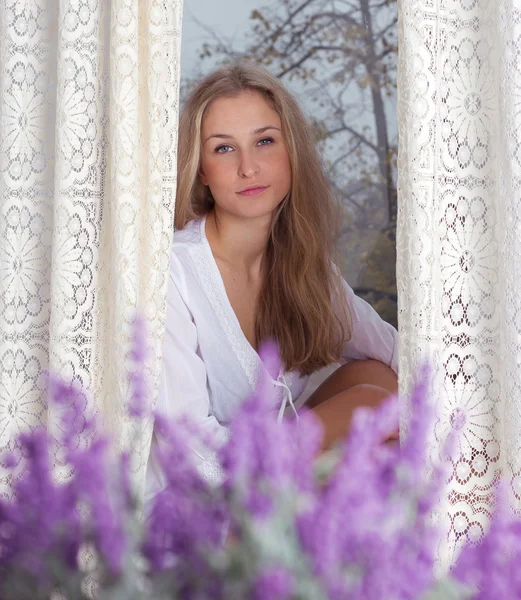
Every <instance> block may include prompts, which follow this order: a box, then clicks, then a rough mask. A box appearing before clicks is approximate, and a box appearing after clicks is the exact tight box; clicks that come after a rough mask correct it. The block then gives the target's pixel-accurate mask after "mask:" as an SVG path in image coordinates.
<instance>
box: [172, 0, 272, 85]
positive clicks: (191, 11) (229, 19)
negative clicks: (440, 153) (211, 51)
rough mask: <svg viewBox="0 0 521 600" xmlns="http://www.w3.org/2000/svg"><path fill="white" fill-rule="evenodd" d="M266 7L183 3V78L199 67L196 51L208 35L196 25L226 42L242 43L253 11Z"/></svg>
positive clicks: (206, 0) (212, 0) (254, 2)
mask: <svg viewBox="0 0 521 600" xmlns="http://www.w3.org/2000/svg"><path fill="white" fill-rule="evenodd" d="M263 4H264V2H262V0H261V1H260V2H259V0H184V13H183V36H182V42H181V43H182V46H181V76H182V74H183V73H189V72H190V71H191V70H192V69H194V68H196V67H197V65H198V63H199V59H198V55H197V51H198V49H199V48H200V47H201V45H202V44H203V42H204V41H205V33H204V31H203V30H202V29H201V27H200V25H198V24H197V21H199V22H200V23H203V24H204V25H206V26H208V27H211V28H212V29H215V31H218V32H219V34H220V35H222V36H223V37H225V38H229V37H233V38H235V39H237V40H240V39H241V38H243V32H244V31H245V30H246V29H247V26H248V22H249V17H250V14H251V11H252V10H254V9H255V8H259V7H261V6H262V5H263Z"/></svg>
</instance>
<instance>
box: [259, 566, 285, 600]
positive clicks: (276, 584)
mask: <svg viewBox="0 0 521 600" xmlns="http://www.w3.org/2000/svg"><path fill="white" fill-rule="evenodd" d="M293 590H294V582H293V576H292V575H291V573H289V572H288V571H287V570H286V569H283V568H281V567H271V568H268V569H265V570H264V571H263V572H262V573H261V574H260V575H259V576H258V577H257V579H256V580H255V582H254V584H253V590H252V591H253V594H252V598H253V600H285V598H291V596H292V592H293Z"/></svg>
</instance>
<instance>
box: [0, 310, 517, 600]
mask: <svg viewBox="0 0 521 600" xmlns="http://www.w3.org/2000/svg"><path fill="white" fill-rule="evenodd" d="M144 337H145V334H144V324H143V322H142V321H140V320H136V322H135V323H134V334H133V342H132V343H133V345H132V350H131V352H130V358H131V359H132V361H133V372H132V373H131V374H130V375H129V381H130V395H131V402H130V404H131V410H130V412H131V415H132V416H133V417H135V418H142V417H143V416H145V415H146V410H145V408H146V407H145V397H146V386H145V378H144V367H143V365H144V360H145V341H144ZM262 357H263V359H264V361H265V365H266V366H265V371H264V373H263V375H262V377H261V380H260V383H259V387H258V389H257V391H256V392H255V393H254V394H253V395H252V396H251V397H250V398H248V399H246V400H245V402H244V403H243V405H242V406H241V407H240V409H239V410H238V413H237V415H236V416H235V418H234V420H233V421H232V423H231V424H230V428H229V429H230V435H229V439H228V441H227V442H226V443H225V444H224V445H223V447H221V448H219V447H218V446H217V444H216V441H215V440H212V439H211V438H207V437H206V436H204V435H203V434H201V432H200V431H198V430H197V428H196V427H195V426H194V425H193V424H191V423H190V422H188V421H187V420H179V421H177V422H167V421H165V420H164V419H162V418H161V417H160V416H156V424H155V429H156V435H157V437H158V439H159V447H158V449H157V456H156V458H157V461H158V462H159V464H160V466H161V469H162V473H163V477H164V483H165V487H164V489H163V490H162V491H161V492H160V493H159V494H157V496H156V497H155V498H154V500H153V501H152V503H151V505H150V506H149V507H147V508H148V510H147V514H148V517H147V521H146V523H144V524H143V523H142V522H141V521H140V517H139V512H138V511H139V502H137V501H136V497H135V493H134V492H133V490H132V483H131V479H130V475H129V473H130V471H129V465H130V461H131V458H132V457H131V454H130V453H129V452H126V453H123V455H122V456H121V457H120V459H119V462H118V463H117V467H116V468H114V469H113V470H112V471H109V460H108V456H109V451H108V440H107V439H106V438H104V437H101V436H99V435H97V431H98V426H97V423H96V421H95V419H94V418H92V417H90V416H88V413H87V408H88V395H87V394H86V393H85V391H83V390H81V389H80V388H78V386H75V385H72V384H67V383H64V382H61V381H60V380H58V379H56V378H50V379H49V389H50V392H51V396H53V398H54V399H53V402H54V403H55V405H56V406H57V407H58V409H59V410H58V412H59V413H60V414H61V420H60V423H59V427H58V431H59V432H60V437H59V438H56V439H54V438H52V437H51V436H49V435H48V434H47V433H45V432H43V431H35V432H33V433H31V434H26V435H24V436H21V437H20V439H19V446H20V448H21V449H22V453H23V464H24V467H25V476H24V477H23V478H22V479H21V480H20V481H19V482H18V483H17V484H16V486H15V488H14V490H13V491H14V497H13V500H11V501H8V500H5V499H0V598H2V600H11V599H13V600H25V599H26V598H27V599H29V598H30V599H31V600H34V599H35V598H36V599H40V598H41V599H42V600H43V599H44V598H48V597H49V595H50V592H51V590H52V589H53V588H54V587H56V586H61V587H62V588H63V589H66V590H67V598H68V600H76V599H79V598H83V592H82V590H81V579H82V576H81V573H80V572H79V566H78V552H79V549H80V548H81V546H82V545H83V544H84V543H91V544H93V545H94V547H95V549H96V552H97V553H98V555H99V557H100V559H101V560H100V562H99V565H100V567H99V569H98V572H97V577H98V581H99V583H100V598H111V599H114V598H125V600H127V599H130V598H140V597H142V596H143V593H144V594H145V596H146V597H151V598H154V599H157V600H181V599H194V600H195V599H197V600H199V599H201V600H203V599H204V600H206V599H210V598H211V599H212V600H220V599H222V600H224V599H226V600H238V599H242V598H252V599H254V600H264V599H266V600H268V599H269V600H285V599H290V598H291V599H298V600H328V599H333V600H335V599H338V600H344V599H349V600H362V599H363V600H373V599H374V600H376V599H380V598H394V599H397V600H402V599H403V600H405V599H415V598H429V600H442V599H445V598H447V597H449V596H450V597H451V598H454V599H461V600H463V598H468V597H474V598H478V599H481V598H483V599H485V598H491V597H497V598H516V597H521V575H520V574H519V569H518V565H519V563H520V562H521V550H520V548H521V543H520V542H521V523H520V522H519V521H517V520H515V519H513V518H512V517H511V515H510V514H509V512H508V509H507V502H506V491H505V488H504V487H500V488H499V490H498V501H497V511H496V517H495V520H494V521H493V523H492V526H491V529H490V531H489V532H488V534H487V535H486V536H484V539H483V540H482V542H481V543H480V544H478V545H476V546H473V547H467V548H465V549H464V550H463V552H462V553H461V555H460V557H459V559H458V561H457V563H456V565H455V567H454V568H453V569H452V571H451V572H450V573H449V574H447V576H446V577H444V578H443V579H441V580H439V581H436V580H435V579H434V557H435V548H436V546H437V544H438V541H439V539H440V538H439V536H440V534H441V532H440V531H439V530H437V529H436V528H435V527H434V526H433V525H432V524H431V523H430V519H429V516H430V513H431V511H432V509H433V508H434V506H435V504H436V500H437V498H438V497H439V495H440V494H441V492H440V490H441V488H442V485H443V477H444V471H443V470H442V469H441V468H438V469H435V470H434V471H432V472H431V473H430V474H429V475H428V477H427V476H426V471H425V466H426V459H427V443H426V442H427V436H428V434H429V430H430V429H431V428H432V426H433V414H432V410H431V408H430V407H429V405H428V403H427V400H426V390H425V385H426V381H427V378H428V373H427V372H426V371H422V372H421V373H420V381H419V384H418V385H417V386H416V388H415V389H414V390H413V392H412V398H411V404H412V419H411V422H410V427H409V435H408V436H407V437H406V438H405V439H403V440H402V444H401V447H400V448H399V447H397V446H394V447H393V446H388V445H385V444H382V440H383V439H385V438H386V437H387V436H388V435H389V434H390V433H392V432H393V431H394V430H395V429H396V427H397V424H398V402H397V399H396V398H393V399H390V400H389V401H388V402H386V403H385V404H384V405H382V406H381V407H380V408H378V409H377V410H373V411H371V410H368V409H359V410H358V411H356V413H355V415H354V418H353V423H352V429H351V432H350V434H349V436H348V437H347V439H346V440H345V441H344V443H342V444H341V445H339V446H338V448H336V449H335V450H333V451H331V452H329V453H328V454H326V455H323V456H319V449H320V445H321V444H320V442H321V428H320V425H319V423H318V421H317V419H316V418H314V415H313V413H312V412H311V411H310V412H307V413H303V414H302V415H301V417H300V420H299V421H298V423H297V422H296V421H286V422H284V423H282V424H278V423H277V422H276V418H275V413H274V411H273V397H272V393H273V389H272V385H271V378H274V377H276V376H277V375H278V373H279V369H280V361H279V358H278V354H277V352H276V350H275V348H274V347H273V346H272V345H271V346H270V345H268V346H267V347H265V348H263V351H262ZM86 415H87V416H86ZM201 444H204V445H206V446H207V447H208V449H209V450H211V451H213V452H214V453H215V455H216V456H217V459H218V461H219V462H220V466H221V467H222V470H223V473H224V483H223V485H221V486H218V487H211V486H210V485H209V484H208V483H207V482H206V481H205V480H204V479H203V478H202V477H201V475H200V474H199V472H198V470H197V468H196V466H195V465H194V463H193V460H192V456H193V452H192V448H193V447H195V445H197V446H200V445H201ZM58 451H60V453H61V454H60V456H62V457H63V462H62V466H66V467H67V468H68V469H70V471H71V473H72V476H71V477H70V478H69V479H68V480H67V482H66V483H64V484H56V482H55V481H54V478H53V470H52V467H51V460H50V456H51V455H52V456H54V455H55V454H56V453H57V452H58ZM446 452H447V448H445V449H443V450H442V454H443V453H446ZM0 458H1V461H0V462H1V464H2V465H3V466H4V468H15V467H16V468H18V466H19V465H18V462H19V461H18V458H17V457H16V456H14V455H9V454H5V455H4V456H2V457H0ZM42 507H44V510H42ZM104 594H105V596H104Z"/></svg>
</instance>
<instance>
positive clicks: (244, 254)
mask: <svg viewBox="0 0 521 600" xmlns="http://www.w3.org/2000/svg"><path fill="white" fill-rule="evenodd" d="M270 228H271V215H268V216H266V217H262V218H258V219H242V218H236V217H234V216H233V215H229V214H224V215H223V214H222V213H220V212H219V211H218V210H215V209H214V210H212V212H211V213H209V214H208V217H207V219H206V237H207V238H208V242H209V244H210V247H211V249H212V252H213V254H214V256H215V257H216V258H218V259H219V260H221V261H224V262H226V263H227V264H228V265H230V266H232V267H234V268H237V269H241V270H244V271H247V272H248V273H250V274H252V275H258V274H259V273H261V271H262V267H263V262H264V256H265V254H266V248H267V247H268V238H269V234H270Z"/></svg>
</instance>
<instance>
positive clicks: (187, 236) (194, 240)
mask: <svg viewBox="0 0 521 600" xmlns="http://www.w3.org/2000/svg"><path fill="white" fill-rule="evenodd" d="M204 221H205V219H194V220H193V221H190V222H189V223H187V225H186V226H185V227H184V228H183V229H176V230H175V231H174V243H173V247H172V249H173V251H174V252H175V251H176V250H178V249H180V248H183V247H186V246H197V245H200V244H201V243H202V241H203V231H202V227H203V226H204Z"/></svg>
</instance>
